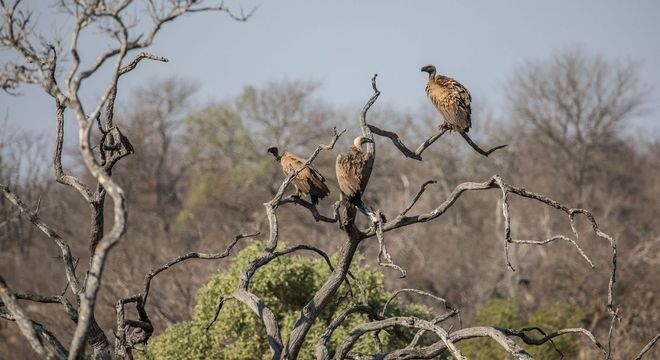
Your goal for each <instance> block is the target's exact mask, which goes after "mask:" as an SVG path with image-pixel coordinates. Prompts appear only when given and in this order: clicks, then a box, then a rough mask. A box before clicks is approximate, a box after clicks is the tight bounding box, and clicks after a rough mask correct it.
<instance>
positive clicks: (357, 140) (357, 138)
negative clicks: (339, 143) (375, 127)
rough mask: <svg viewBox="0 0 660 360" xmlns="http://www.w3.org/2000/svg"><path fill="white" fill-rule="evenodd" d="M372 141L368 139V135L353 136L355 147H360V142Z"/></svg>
mask: <svg viewBox="0 0 660 360" xmlns="http://www.w3.org/2000/svg"><path fill="white" fill-rule="evenodd" d="M373 142H374V141H373V140H371V139H369V138H368V137H364V136H358V137H356V138H355V140H353V145H355V147H357V148H362V144H366V143H373Z"/></svg>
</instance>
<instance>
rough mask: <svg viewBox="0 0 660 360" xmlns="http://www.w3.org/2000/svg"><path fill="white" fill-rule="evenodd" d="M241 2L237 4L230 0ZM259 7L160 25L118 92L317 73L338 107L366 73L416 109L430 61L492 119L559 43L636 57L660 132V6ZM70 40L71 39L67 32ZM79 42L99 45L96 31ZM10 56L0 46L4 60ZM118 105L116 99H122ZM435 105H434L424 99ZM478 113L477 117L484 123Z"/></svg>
mask: <svg viewBox="0 0 660 360" xmlns="http://www.w3.org/2000/svg"><path fill="white" fill-rule="evenodd" d="M44 3H46V4H48V3H50V2H45V1H44V2H42V1H36V0H35V1H27V5H29V6H31V7H36V9H37V10H38V12H39V20H41V21H42V22H43V23H47V24H48V25H46V26H42V27H41V28H42V29H46V30H45V31H48V32H53V29H60V30H61V29H66V27H67V25H68V24H66V22H64V21H63V20H62V18H61V17H53V16H52V15H50V11H51V9H50V7H48V6H46V5H44ZM228 4H230V5H232V6H237V4H238V2H235V1H234V2H228ZM241 4H242V6H243V7H245V8H246V9H249V8H250V7H252V6H254V5H260V7H259V9H258V11H257V12H256V13H255V14H254V17H253V18H251V19H250V20H249V21H248V22H246V23H237V22H234V21H231V20H229V19H228V18H227V17H226V16H223V15H222V14H218V13H209V14H196V15H192V16H187V17H185V18H183V19H180V20H179V21H177V22H175V23H173V24H170V25H168V26H167V27H166V28H164V30H163V31H162V32H161V33H160V35H159V37H158V38H157V40H156V44H155V45H154V46H153V47H152V48H151V49H150V51H151V52H153V53H156V54H158V55H162V56H166V57H168V58H169V59H170V60H171V61H170V62H169V63H167V64H160V63H146V62H145V63H142V64H141V65H140V67H139V68H138V70H137V71H134V72H132V73H130V74H129V75H128V76H126V77H125V79H123V81H124V82H123V83H122V85H121V89H120V91H123V92H122V94H123V97H122V96H120V101H121V100H125V99H127V95H128V94H129V93H130V89H134V88H136V87H138V86H140V85H143V84H148V83H149V81H151V80H153V79H154V78H159V77H167V76H170V75H176V76H180V77H182V78H189V79H192V80H195V81H197V82H198V83H199V84H200V94H199V95H200V98H201V99H202V102H206V101H212V100H216V99H224V98H228V97H232V96H235V95H237V94H238V93H239V92H240V91H241V89H242V88H243V87H244V86H246V85H256V86H259V85H262V84H265V83H266V82H267V81H269V80H280V79H292V80H297V79H313V80H317V81H320V82H321V84H322V87H321V89H320V91H319V92H318V95H319V96H320V97H322V98H323V99H324V101H326V102H328V103H331V104H337V105H342V106H345V105H348V106H351V105H355V106H356V113H357V111H359V107H360V106H361V104H362V103H363V101H364V100H365V99H366V98H368V97H369V95H370V91H371V90H370V84H369V79H370V77H371V75H372V74H373V73H375V72H377V73H378V74H379V88H380V90H381V91H382V93H383V94H382V98H381V99H380V100H379V103H380V104H383V103H387V104H390V105H392V106H395V107H398V108H401V109H404V110H410V111H418V110H419V109H420V106H424V105H425V104H426V101H427V100H426V99H425V95H424V91H423V88H424V83H425V78H424V74H422V73H420V71H419V69H420V67H421V66H422V65H424V64H427V63H433V64H435V65H436V66H437V67H438V69H439V71H440V72H442V73H445V74H447V75H450V76H452V77H455V78H457V79H458V80H459V81H461V82H462V83H463V84H464V85H466V86H467V87H468V88H469V89H470V90H471V92H472V94H473V98H474V102H475V106H476V107H481V108H486V109H488V110H489V111H492V112H493V113H494V114H495V115H496V116H502V115H503V114H504V113H505V110H506V90H505V84H506V81H507V79H509V78H510V76H511V74H512V73H513V71H515V69H516V68H517V67H520V66H521V65H523V64H524V62H525V61H527V60H539V59H547V58H549V57H551V56H552V55H553V54H556V53H557V52H559V51H562V50H567V49H574V48H582V49H584V50H585V51H586V52H588V53H592V54H601V55H604V56H607V57H608V58H610V59H614V60H621V61H635V62H638V63H639V64H640V71H641V75H642V78H643V80H644V82H645V83H646V84H648V85H650V86H651V87H652V91H653V92H652V94H651V103H650V111H649V112H648V113H647V114H646V115H645V116H644V117H643V118H641V119H639V120H638V121H636V124H637V125H641V124H643V125H649V126H651V127H652V128H653V130H654V131H655V132H656V133H660V123H659V122H657V121H655V120H656V119H657V118H658V115H659V114H660V106H659V105H658V104H660V88H659V87H658V84H660V2H658V1H651V0H632V1H611V0H605V1H603V0H589V1H570V0H560V1H543V2H542V1H513V0H506V1H487V0H483V1H451V2H450V1H375V0H370V1H365V0H363V1H349V0H339V1H323V2H322V1H293V0H285V1H274V0H262V2H257V1H243V2H242V3H241ZM65 39H68V37H65ZM83 46H87V47H88V48H89V49H91V50H90V51H87V52H84V53H83V56H85V55H87V56H91V55H94V50H100V49H103V46H104V45H102V44H99V43H98V42H96V41H94V40H93V39H92V38H91V37H89V36H88V37H87V38H84V39H83ZM11 58H13V55H10V54H9V53H7V52H2V53H0V60H1V61H3V62H4V61H6V60H7V59H11ZM102 75H104V74H101V76H98V77H95V78H92V81H91V83H90V84H89V85H90V88H89V92H88V93H87V94H86V95H85V97H84V98H87V99H92V98H93V96H94V95H98V94H99V93H100V91H101V89H102V88H103V85H104V84H105V83H106V81H107V79H105V78H104V77H103V76H102ZM23 92H24V95H23V96H21V97H10V96H7V95H5V94H2V95H0V111H1V112H2V114H1V115H2V116H5V114H6V116H7V118H8V120H9V123H10V124H12V125H13V126H17V127H20V128H23V129H29V130H33V129H44V130H47V131H49V130H52V129H53V128H54V119H53V118H52V108H53V104H52V101H51V100H50V99H49V98H48V97H47V96H45V95H42V94H41V93H40V91H39V90H38V89H36V88H33V87H32V88H31V87H25V88H24V89H23ZM120 103H121V102H120ZM429 106H430V105H429ZM477 122H478V120H477V121H475V123H477Z"/></svg>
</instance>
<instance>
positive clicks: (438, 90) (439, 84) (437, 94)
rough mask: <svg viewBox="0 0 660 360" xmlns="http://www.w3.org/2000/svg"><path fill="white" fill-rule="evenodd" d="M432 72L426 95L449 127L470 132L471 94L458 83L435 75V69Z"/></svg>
mask: <svg viewBox="0 0 660 360" xmlns="http://www.w3.org/2000/svg"><path fill="white" fill-rule="evenodd" d="M432 70H433V71H432V72H430V73H429V75H430V76H429V80H428V82H427V83H426V95H427V96H428V97H429V99H430V100H431V102H432V103H433V105H434V106H435V107H436V109H438V111H440V113H441V114H442V117H443V118H444V119H445V124H446V126H447V127H449V128H450V129H451V130H454V131H458V132H468V131H469V130H470V126H472V107H471V104H472V96H471V95H470V92H469V91H468V90H467V89H466V88H465V87H464V86H463V85H461V83H459V82H458V81H456V80H454V79H452V78H450V77H447V76H444V75H435V68H433V69H432ZM423 71H424V70H423Z"/></svg>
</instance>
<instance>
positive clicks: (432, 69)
mask: <svg viewBox="0 0 660 360" xmlns="http://www.w3.org/2000/svg"><path fill="white" fill-rule="evenodd" d="M422 72H427V73H429V78H432V77H434V76H435V66H433V65H426V66H423V67H422Z"/></svg>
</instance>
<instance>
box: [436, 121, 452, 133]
mask: <svg viewBox="0 0 660 360" xmlns="http://www.w3.org/2000/svg"><path fill="white" fill-rule="evenodd" d="M446 130H449V131H451V130H452V128H451V126H449V124H447V123H446V122H443V123H442V124H440V125H438V131H446Z"/></svg>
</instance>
